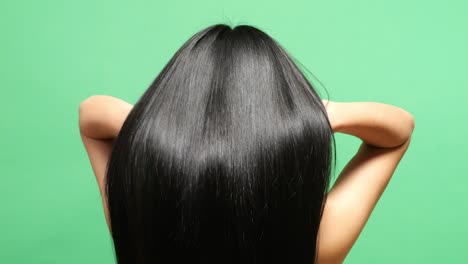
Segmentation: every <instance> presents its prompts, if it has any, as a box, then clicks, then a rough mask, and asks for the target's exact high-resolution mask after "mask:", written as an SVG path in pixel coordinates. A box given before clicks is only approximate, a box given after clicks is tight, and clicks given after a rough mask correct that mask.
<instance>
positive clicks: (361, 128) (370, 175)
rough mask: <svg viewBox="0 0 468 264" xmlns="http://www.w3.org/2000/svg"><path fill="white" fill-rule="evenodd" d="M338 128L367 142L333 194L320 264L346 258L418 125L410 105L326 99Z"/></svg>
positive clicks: (324, 224) (326, 214)
mask: <svg viewBox="0 0 468 264" xmlns="http://www.w3.org/2000/svg"><path fill="white" fill-rule="evenodd" d="M324 105H325V106H326V109H327V113H328V117H329V120H330V123H331V125H332V128H333V130H334V132H340V133H345V134H349V135H353V136H356V137H358V138H360V139H361V140H362V143H361V145H360V147H359V149H358V151H357V153H356V154H355V155H354V156H353V158H352V159H351V160H350V161H349V163H348V164H347V165H346V166H345V167H344V169H343V170H342V172H341V173H340V175H339V176H338V178H337V180H336V182H335V184H334V185H333V187H332V189H331V190H330V192H329V193H328V197H327V200H326V203H325V208H324V212H323V216H322V222H321V225H320V229H319V237H318V242H319V244H318V259H319V262H318V263H319V264H327V263H342V262H343V261H344V259H345V257H346V255H347V254H348V253H349V251H350V250H351V248H352V246H353V244H354V243H355V242H356V240H357V238H358V236H359V234H360V233H361V231H362V229H363V228H364V225H365V224H366V222H367V220H368V219H369V217H370V215H371V213H372V211H373V209H374V207H375V205H376V204H377V202H378V200H379V198H380V197H381V195H382V193H383V192H384V190H385V188H386V186H387V184H388V182H389V181H390V178H391V177H392V175H393V173H394V171H395V169H396V168H397V166H398V163H399V162H400V160H401V159H402V157H403V155H404V154H405V152H406V150H407V148H408V146H409V142H410V140H411V135H412V133H413V129H414V126H415V121H414V118H413V116H412V115H411V114H410V113H409V112H407V111H406V110H404V109H402V108H399V107H396V106H392V105H388V104H383V103H377V102H334V101H326V100H324Z"/></svg>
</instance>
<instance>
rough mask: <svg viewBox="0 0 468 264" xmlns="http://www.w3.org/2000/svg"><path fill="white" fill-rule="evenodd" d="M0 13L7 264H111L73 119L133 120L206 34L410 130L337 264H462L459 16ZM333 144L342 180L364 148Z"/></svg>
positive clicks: (466, 246) (251, 0)
mask: <svg viewBox="0 0 468 264" xmlns="http://www.w3.org/2000/svg"><path fill="white" fill-rule="evenodd" d="M0 10H1V11H0V12H1V16H0V27H1V28H0V29H1V42H0V47H1V49H0V84H1V86H0V87H1V88H0V91H1V93H0V100H1V106H0V107H1V108H0V110H1V112H2V115H1V130H0V133H1V137H0V146H1V151H0V162H1V167H2V173H1V174H2V175H1V180H2V184H1V185H0V201H1V209H2V211H1V218H0V234H1V235H0V262H1V263H70V264H71V263H102V264H104V263H114V255H113V254H114V253H113V247H112V241H111V238H110V235H109V232H108V230H107V226H106V223H105V218H104V213H103V210H102V204H101V200H100V196H99V190H98V187H97V184H96V181H95V178H94V175H93V172H92V169H91V166H90V163H89V160H88V157H87V155H86V152H85V149H84V147H83V145H82V143H81V141H80V137H79V130H78V105H79V103H80V102H81V101H82V100H84V99H85V98H87V97H88V96H90V95H93V94H108V95H113V96H116V97H119V98H122V99H124V100H126V101H128V102H130V103H132V104H134V103H135V102H136V101H137V99H138V98H139V96H140V95H141V94H142V93H143V92H144V91H145V89H146V88H147V87H148V85H149V84H150V83H151V82H152V80H153V79H154V78H155V77H156V75H157V74H158V73H159V72H160V70H161V69H162V68H163V66H164V65H165V64H166V63H167V62H168V61H169V59H170V58H171V57H172V55H173V54H174V53H175V52H176V50H177V49H178V48H179V47H180V46H181V45H182V44H183V43H184V42H185V41H186V40H188V38H189V37H190V36H192V35H193V34H194V33H195V32H196V31H198V30H200V29H202V28H204V27H206V26H209V25H211V24H215V23H227V24H229V25H231V26H235V25H238V24H250V25H253V26H257V27H259V28H260V29H262V30H264V31H265V32H267V33H268V34H270V35H271V36H272V37H274V38H275V39H276V40H277V41H278V42H280V44H282V45H283V46H284V47H285V48H286V49H287V50H288V51H289V52H290V54H291V55H292V56H293V57H294V58H296V59H297V60H298V61H300V62H301V63H302V64H304V65H305V66H306V67H307V69H308V70H309V71H311V72H312V73H313V74H314V75H315V76H316V77H317V80H319V81H320V82H321V84H323V86H322V85H320V84H319V82H318V81H315V80H313V79H312V80H311V81H312V83H313V84H315V85H316V89H317V90H318V91H319V93H320V94H321V95H322V98H323V99H329V100H334V101H377V102H384V103H388V104H393V105H397V106H400V107H402V108H404V109H406V110H408V111H409V112H411V113H412V114H413V115H414V117H415V120H416V128H415V131H414V134H413V140H412V143H411V145H410V148H409V149H408V151H407V153H406V155H405V157H404V158H403V160H402V161H401V163H400V165H399V167H398V168H397V170H396V172H395V174H394V177H393V179H392V180H391V182H390V184H389V185H388V188H387V190H386V191H385V193H384V194H383V196H382V197H381V199H380V201H379V203H378V205H377V207H376V208H375V210H374V212H373V214H372V216H371V218H370V219H369V221H368V223H367V225H366V226H365V229H364V230H363V232H362V233H361V235H360V237H359V239H358V240H357V242H356V244H355V245H354V247H353V249H352V250H351V252H350V254H349V256H348V258H347V259H346V261H345V263H382V264H384V263H468V198H467V194H468V191H467V188H468V173H467V171H468V160H467V158H468V155H467V154H468V143H467V141H466V135H468V124H467V120H468V118H467V117H468V110H467V105H468V80H467V72H468V52H467V47H468V16H467V11H468V4H467V2H466V1H461V0H460V1H454V0H448V1H404V0H394V1H375V0H374V1H372V0H368V1H362V0H361V1H320V2H318V1H298V0H289V1H255V0H248V1H244V0H238V1H232V2H230V1H219V0H218V1H214V0H212V1H207V0H200V1H175V0H174V1H170V2H169V1H141V0H138V1H95V0H93V1H91V0H82V1H1V2H0ZM326 91H328V95H327V93H326ZM336 139H337V157H338V163H337V168H336V171H337V172H339V171H341V169H342V168H343V167H344V165H345V164H346V162H347V161H349V159H350V158H351V157H352V155H353V154H354V153H355V151H356V150H357V147H358V144H359V143H360V141H359V140H358V139H357V138H354V137H352V136H348V135H343V134H337V135H336ZM335 177H336V174H335Z"/></svg>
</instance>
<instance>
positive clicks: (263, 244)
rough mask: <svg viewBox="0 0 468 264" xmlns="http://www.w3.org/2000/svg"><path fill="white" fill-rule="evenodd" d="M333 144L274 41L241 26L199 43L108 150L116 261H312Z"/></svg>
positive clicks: (184, 51)
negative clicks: (109, 155) (110, 151)
mask: <svg viewBox="0 0 468 264" xmlns="http://www.w3.org/2000/svg"><path fill="white" fill-rule="evenodd" d="M332 139H333V133H332V129H331V127H330V123H329V120H328V118H327V116H326V110H325V108H324V106H323V104H322V102H321V100H320V98H319V96H318V95H317V93H316V91H315V90H314V89H313V87H312V85H311V84H310V83H309V82H308V81H307V79H306V78H305V77H304V75H303V74H302V73H301V71H300V70H299V68H298V67H297V66H296V65H295V64H294V62H293V61H292V60H291V58H290V56H288V54H287V53H286V51H285V50H284V49H283V48H281V46H280V45H279V44H278V43H277V42H276V41H275V40H273V39H272V38H271V37H269V36H268V35H267V34H265V33H264V32H262V31H261V30H259V29H257V28H255V27H252V26H247V25H240V26H237V27H235V28H231V27H229V26H227V25H224V24H217V25H214V26H210V27H208V28H206V29H204V30H202V31H200V32H198V33H196V34H195V35H194V36H193V37H191V38H190V39H189V40H188V41H187V42H186V43H185V44H184V45H183V46H182V47H181V48H180V49H179V50H178V51H177V52H176V54H175V55H174V56H173V57H172V58H171V60H170V61H169V63H168V64H167V65H166V66H165V67H164V69H163V70H162V71H161V73H160V74H159V75H158V76H157V78H156V79H155V80H154V81H153V83H152V84H151V85H150V87H149V88H148V89H147V90H146V91H145V92H144V94H143V95H142V96H141V98H140V99H139V100H138V102H137V103H136V104H135V106H134V108H133V109H132V111H131V112H130V113H129V115H128V117H127V119H126V120H125V123H124V124H123V127H122V129H121V131H120V133H119V135H118V137H117V138H116V140H115V143H114V147H113V149H112V153H111V157H110V160H109V164H108V171H107V179H106V184H107V198H108V206H109V212H110V219H111V228H112V237H113V241H114V247H115V252H116V256H117V260H118V263H120V264H122V263H223V264H228V263H243V264H248V263H268V264H273V263H282V264H285V263H294V264H299V263H307V264H311V263H314V260H315V257H316V248H317V232H318V228H319V224H320V218H321V214H322V210H323V205H324V200H325V197H326V192H327V188H328V184H329V176H330V173H331V164H332V162H331V161H332V157H333V155H332V150H333V149H332V145H331V141H332Z"/></svg>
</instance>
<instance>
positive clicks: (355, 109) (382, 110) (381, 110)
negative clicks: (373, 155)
mask: <svg viewBox="0 0 468 264" xmlns="http://www.w3.org/2000/svg"><path fill="white" fill-rule="evenodd" d="M327 111H328V115H329V118H330V121H331V123H332V127H334V131H335V132H340V133H345V134H350V135H354V136H356V137H358V138H360V139H361V140H362V141H364V142H365V143H367V144H370V145H374V146H378V147H386V148H389V147H395V146H399V145H401V144H403V143H405V141H406V140H407V139H408V138H409V137H410V136H411V134H412V132H413V129H414V125H415V122H414V118H413V116H412V115H411V114H410V113H409V112H407V111H406V110H404V109H402V108H400V107H397V106H393V105H389V104H384V103H378V102H331V101H329V102H328V106H327Z"/></svg>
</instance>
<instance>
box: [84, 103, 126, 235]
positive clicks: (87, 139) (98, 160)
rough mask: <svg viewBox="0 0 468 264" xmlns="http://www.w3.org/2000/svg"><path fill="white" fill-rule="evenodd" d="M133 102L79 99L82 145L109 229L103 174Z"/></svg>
mask: <svg viewBox="0 0 468 264" xmlns="http://www.w3.org/2000/svg"><path fill="white" fill-rule="evenodd" d="M132 108H133V106H132V105H131V104H129V103H127V102H125V101H123V100H121V99H118V98H115V97H112V96H108V95H93V96H91V97H88V98H87V99H86V100H84V101H83V102H81V103H80V107H79V126H80V136H81V140H82V141H83V145H84V147H85V149H86V152H87V153H88V157H89V160H90V162H91V167H92V169H93V172H94V175H95V177H96V181H97V184H98V186H99V192H100V194H101V198H102V205H103V208H104V214H105V217H106V223H107V226H108V228H109V231H110V232H111V233H112V230H111V224H110V216H109V211H108V206H107V199H106V196H105V175H106V169H107V163H108V160H109V157H110V154H111V151H112V145H113V143H114V139H115V138H116V137H117V135H118V134H119V132H120V129H121V128H122V125H123V122H124V121H125V119H126V118H127V116H128V113H129V112H130V111H131V109H132Z"/></svg>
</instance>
